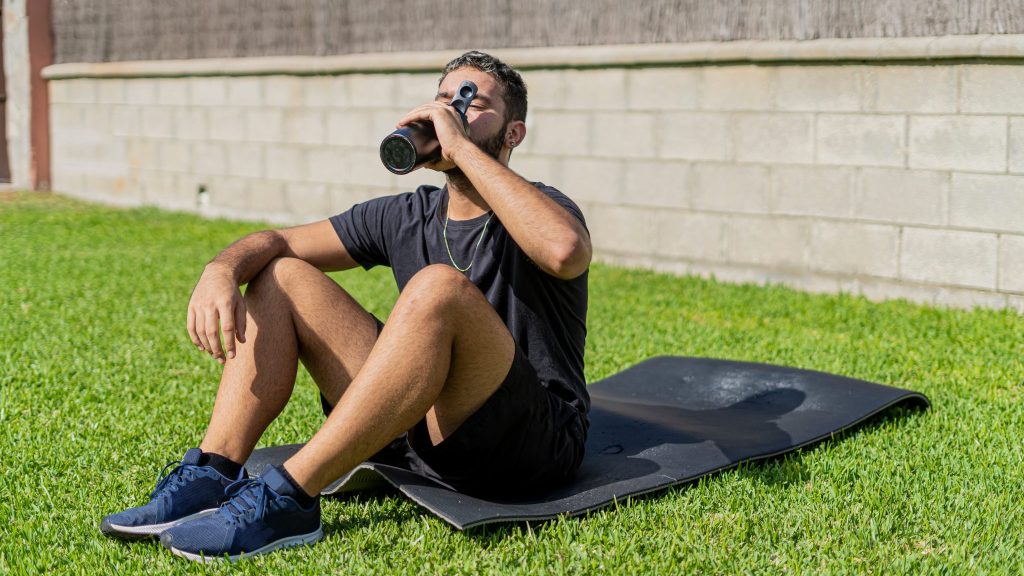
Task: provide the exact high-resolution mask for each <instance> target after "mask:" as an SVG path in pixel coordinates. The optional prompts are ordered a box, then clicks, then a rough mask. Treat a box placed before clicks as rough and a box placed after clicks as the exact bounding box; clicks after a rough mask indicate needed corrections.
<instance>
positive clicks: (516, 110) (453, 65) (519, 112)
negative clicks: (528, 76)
mask: <svg viewBox="0 0 1024 576" xmlns="http://www.w3.org/2000/svg"><path fill="white" fill-rule="evenodd" d="M459 68H475V69H477V70H479V71H481V72H484V73H485V74H490V76H491V77H492V78H494V79H495V80H497V81H498V85H500V86H501V93H502V99H503V100H504V101H505V122H506V123H508V122H511V121H512V120H523V121H525V120H526V84H525V83H524V82H523V77H522V76H520V75H519V72H516V71H515V69H513V68H512V67H511V66H509V65H508V64H505V63H504V62H502V61H501V60H498V59H497V58H495V57H494V56H491V55H490V54H484V53H483V52H477V51H476V50H473V51H470V52H466V53H465V54H463V55H462V56H459V57H458V58H456V59H454V60H452V61H451V62H449V63H448V64H447V65H446V66H445V67H444V71H442V72H441V79H440V80H438V81H437V84H438V85H440V84H441V82H444V79H445V76H448V73H449V72H452V71H453V70H458V69H459Z"/></svg>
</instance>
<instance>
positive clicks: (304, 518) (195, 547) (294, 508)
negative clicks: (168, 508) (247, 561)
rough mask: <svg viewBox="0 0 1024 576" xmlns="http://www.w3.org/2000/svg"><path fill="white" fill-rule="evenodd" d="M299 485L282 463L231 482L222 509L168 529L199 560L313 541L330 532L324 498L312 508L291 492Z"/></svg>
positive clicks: (179, 549) (167, 538)
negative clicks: (323, 517)
mask: <svg viewBox="0 0 1024 576" xmlns="http://www.w3.org/2000/svg"><path fill="white" fill-rule="evenodd" d="M292 490H293V488H292V487H291V484H289V482H288V480H287V479H286V478H285V477H284V475H282V474H281V472H280V471H279V470H278V469H277V468H276V467H271V468H268V469H267V471H266V472H264V473H263V475H262V476H260V477H259V478H249V479H245V480H239V481H238V482H235V483H234V484H232V485H231V486H230V487H229V488H228V496H229V500H228V501H227V502H225V503H224V504H222V505H221V507H220V509H219V510H218V511H217V513H216V514H211V515H209V516H206V517H203V518H199V519H196V520H190V521H188V522H183V523H181V524H178V525H177V526H175V527H173V528H171V529H169V530H167V531H165V532H163V533H162V534H161V535H160V542H161V543H162V544H163V545H164V546H165V547H166V548H167V549H168V550H170V551H171V552H173V553H174V554H177V555H178V556H182V557H184V558H188V559H189V560H196V561H199V562H210V561H215V560H224V559H227V560H230V561H232V562H234V561H236V560H238V559H240V558H242V557H243V556H245V557H248V556H254V555H256V554H265V553H267V552H271V551H273V550H277V549H278V548H285V547H288V546H299V545H302V544H312V543H314V542H316V541H318V540H320V539H321V538H323V537H324V530H323V527H322V526H321V524H320V499H319V498H318V499H317V500H316V503H315V504H313V505H312V506H310V507H309V508H308V509H307V508H303V507H302V506H300V505H299V503H298V502H296V501H295V499H294V498H292V497H291V496H287V495H286V494H288V493H289V492H292Z"/></svg>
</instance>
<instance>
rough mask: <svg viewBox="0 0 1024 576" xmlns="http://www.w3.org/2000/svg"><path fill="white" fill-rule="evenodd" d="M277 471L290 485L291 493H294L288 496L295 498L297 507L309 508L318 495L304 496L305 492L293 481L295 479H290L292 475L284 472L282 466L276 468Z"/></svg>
mask: <svg viewBox="0 0 1024 576" xmlns="http://www.w3.org/2000/svg"><path fill="white" fill-rule="evenodd" d="M277 469H278V470H280V471H281V475H282V476H284V479H285V480H287V481H288V483H289V484H291V485H292V491H293V492H294V493H293V494H288V496H291V497H292V498H295V501H296V502H298V503H299V506H302V507H303V508H309V507H310V506H312V505H313V504H314V503H315V502H316V499H317V496H319V494H318V495H317V496H310V495H309V494H306V491H305V490H303V489H302V486H299V483H298V482H296V481H295V478H292V475H291V474H289V473H288V471H287V470H285V468H284V466H278V467H277Z"/></svg>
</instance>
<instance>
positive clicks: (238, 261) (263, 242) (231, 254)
mask: <svg viewBox="0 0 1024 576" xmlns="http://www.w3.org/2000/svg"><path fill="white" fill-rule="evenodd" d="M287 250H288V243H287V242H286V241H285V239H284V237H282V236H281V234H279V233H278V232H276V231H274V230H263V231H262V232H254V233H252V234H249V235H248V236H244V237H242V238H241V239H239V240H237V241H236V242H234V243H233V244H231V245H230V246H228V247H227V248H225V249H224V250H222V251H221V253H220V254H218V255H217V257H216V258H214V259H213V260H211V261H210V263H209V264H207V265H206V268H207V269H210V270H217V271H221V272H223V273H226V274H228V275H230V276H231V278H232V279H234V281H235V283H236V284H238V285H242V284H246V283H248V282H249V281H250V280H252V279H253V277H254V276H256V274H258V273H259V272H260V270H263V268H264V267H265V266H266V265H267V263H269V262H270V261H271V260H273V259H274V258H276V257H278V256H283V255H285V253H286V252H287Z"/></svg>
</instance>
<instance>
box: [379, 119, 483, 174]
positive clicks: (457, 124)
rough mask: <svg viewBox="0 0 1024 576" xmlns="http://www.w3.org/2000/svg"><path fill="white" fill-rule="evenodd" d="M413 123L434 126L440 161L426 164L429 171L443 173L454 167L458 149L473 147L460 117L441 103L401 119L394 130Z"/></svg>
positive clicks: (467, 130)
mask: <svg viewBox="0 0 1024 576" xmlns="http://www.w3.org/2000/svg"><path fill="white" fill-rule="evenodd" d="M414 122H423V123H430V124H433V125H434V132H435V133H436V134H437V141H438V142H439V143H440V144H441V159H440V160H438V161H437V162H433V163H431V164H427V165H426V166H425V167H426V168H430V169H431V170H438V171H444V170H449V169H451V168H454V167H455V156H456V154H457V153H458V150H459V148H460V147H462V146H465V145H466V144H469V145H473V142H472V141H471V140H470V139H469V129H468V127H467V126H465V125H463V123H462V116H461V115H459V112H458V111H457V110H455V108H454V107H452V106H449V105H447V104H442V103H441V102H431V103H429V104H424V105H422V106H420V107H418V108H415V109H413V110H412V111H411V112H409V113H408V114H406V115H405V116H404V117H402V119H401V120H399V121H398V124H397V125H396V126H395V127H396V128H403V127H405V126H408V125H409V124H412V123H414Z"/></svg>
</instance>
